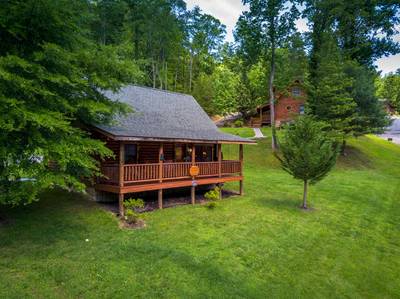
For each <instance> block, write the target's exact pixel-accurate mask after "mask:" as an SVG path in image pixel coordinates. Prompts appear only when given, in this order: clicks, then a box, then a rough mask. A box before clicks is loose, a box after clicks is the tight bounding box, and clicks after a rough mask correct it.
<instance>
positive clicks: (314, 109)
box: [307, 33, 357, 141]
mask: <svg viewBox="0 0 400 299" xmlns="http://www.w3.org/2000/svg"><path fill="white" fill-rule="evenodd" d="M316 55H317V56H318V61H319V63H318V67H317V68H316V69H315V70H314V72H313V73H314V77H313V78H311V87H310V90H309V99H308V102H307V103H308V112H309V113H310V114H311V115H314V116H315V117H316V118H317V119H319V120H322V121H325V122H327V123H328V124H329V125H330V127H331V129H332V130H333V131H334V132H335V133H336V135H337V137H338V138H341V139H342V140H343V141H344V140H345V139H346V137H347V136H349V135H351V134H352V133H353V132H354V131H355V129H356V126H355V119H356V116H357V113H356V107H357V104H356V103H355V101H354V99H353V98H352V97H351V94H350V90H351V86H352V80H351V78H350V77H349V76H347V75H346V73H345V62H344V61H343V58H342V57H341V55H340V52H339V49H338V46H337V43H336V41H335V39H334V38H333V35H332V33H326V34H325V37H324V42H323V44H322V45H321V46H320V50H319V52H318V53H316Z"/></svg>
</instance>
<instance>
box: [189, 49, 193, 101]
mask: <svg viewBox="0 0 400 299" xmlns="http://www.w3.org/2000/svg"><path fill="white" fill-rule="evenodd" d="M192 80H193V54H192V52H190V60H189V93H191V92H192Z"/></svg>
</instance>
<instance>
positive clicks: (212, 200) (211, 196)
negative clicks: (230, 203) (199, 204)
mask: <svg viewBox="0 0 400 299" xmlns="http://www.w3.org/2000/svg"><path fill="white" fill-rule="evenodd" d="M204 197H205V198H206V199H207V200H208V201H209V202H207V203H206V205H205V206H206V207H207V208H208V209H210V210H212V209H215V208H216V207H217V203H216V201H217V200H219V199H220V188H218V187H215V188H214V189H212V190H210V191H208V192H207V193H206V194H204Z"/></svg>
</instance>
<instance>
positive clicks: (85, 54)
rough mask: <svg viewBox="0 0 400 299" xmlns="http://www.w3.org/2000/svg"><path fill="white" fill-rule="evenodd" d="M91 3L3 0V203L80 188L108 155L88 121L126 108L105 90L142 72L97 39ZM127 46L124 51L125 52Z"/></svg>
mask: <svg viewBox="0 0 400 299" xmlns="http://www.w3.org/2000/svg"><path fill="white" fill-rule="evenodd" d="M91 11H92V7H91V2H88V1H84V0H80V1H79V0H76V1H69V0H60V1H52V0H40V1H36V0H24V1H22V0H21V1H8V2H6V3H5V4H4V3H3V5H1V6H0V113H1V115H2V117H1V120H0V161H1V162H0V203H2V204H19V203H29V202H31V201H32V200H34V199H36V196H37V194H38V192H40V191H41V190H43V189H44V188H48V187H53V186H61V187H63V188H68V189H70V188H73V189H77V190H82V189H83V187H84V185H83V184H82V183H81V182H82V181H81V179H82V178H91V177H93V174H98V165H97V162H96V160H95V158H94V157H95V156H99V157H100V158H101V157H104V156H106V155H110V154H111V153H110V151H109V150H108V149H107V148H106V147H105V146H104V144H103V143H101V142H99V141H95V140H93V139H90V138H89V136H88V134H87V133H85V131H83V130H81V129H80V128H81V126H82V125H83V124H87V123H92V122H107V121H108V120H109V119H111V117H112V115H113V114H114V113H119V112H123V111H125V110H126V108H125V107H124V106H122V105H121V104H118V103H115V102H112V101H110V100H109V99H108V98H106V97H105V96H104V95H103V94H102V92H101V90H105V89H111V90H117V89H118V88H119V86H120V84H121V83H122V82H133V81H135V80H137V79H138V76H139V75H140V72H139V70H138V68H137V67H136V65H135V64H134V63H133V62H132V61H131V60H124V59H123V57H124V53H123V51H122V50H121V49H115V48H113V47H110V46H96V45H95V44H93V43H92V41H91V37H92V36H93V35H92V33H91V32H90V22H88V20H91V19H92V17H93V15H92V14H91ZM121 51H122V52H121Z"/></svg>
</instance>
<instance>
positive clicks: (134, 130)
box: [91, 86, 254, 214]
mask: <svg viewBox="0 0 400 299" xmlns="http://www.w3.org/2000/svg"><path fill="white" fill-rule="evenodd" d="M106 96H107V97H109V98H110V99H112V100H115V101H120V102H123V103H126V104H128V105H130V106H131V107H132V108H133V109H134V112H132V113H130V114H128V115H127V116H123V117H121V116H120V117H118V118H117V119H116V124H115V125H107V126H106V125H96V126H93V127H92V128H91V131H92V135H93V137H95V138H98V139H100V140H103V141H105V142H106V145H107V147H109V148H110V149H111V150H112V151H113V152H114V155H115V158H113V159H109V160H107V161H102V162H101V171H102V173H103V174H104V177H101V178H98V180H97V184H96V185H95V190H96V191H97V192H98V193H103V192H108V193H116V194H118V197H119V203H120V213H121V214H122V213H123V200H124V195H125V194H128V193H137V192H143V191H154V190H158V203H159V208H162V206H163V190H165V189H172V188H182V187H191V198H192V203H193V204H194V200H195V187H196V186H200V185H211V184H222V183H225V182H230V181H238V182H239V184H240V192H241V193H243V144H253V143H254V142H253V141H251V140H249V139H244V138H240V137H238V136H234V135H230V134H225V133H222V132H220V131H218V129H217V127H216V126H215V125H214V123H213V122H212V121H211V120H210V118H209V117H208V116H207V114H206V113H205V112H204V110H203V109H202V108H201V107H200V105H199V104H198V103H197V102H196V100H195V99H194V98H193V97H192V96H190V95H185V94H180V93H173V92H167V91H162V90H157V89H152V88H145V87H138V86H126V87H124V88H122V89H121V90H120V92H119V93H116V94H115V93H111V92H106ZM223 144H237V145H238V147H239V151H238V157H237V159H236V160H224V159H223V153H222V145H223Z"/></svg>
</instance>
